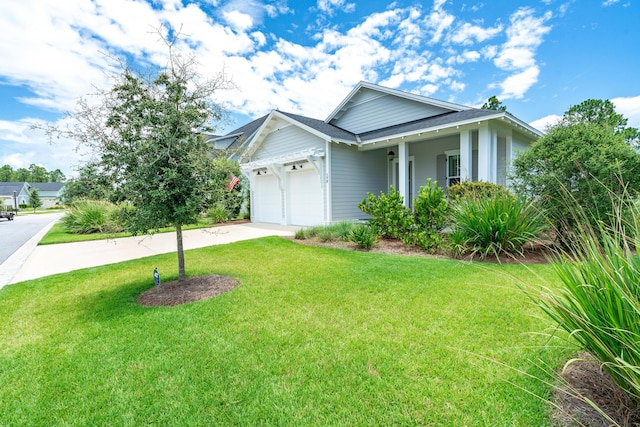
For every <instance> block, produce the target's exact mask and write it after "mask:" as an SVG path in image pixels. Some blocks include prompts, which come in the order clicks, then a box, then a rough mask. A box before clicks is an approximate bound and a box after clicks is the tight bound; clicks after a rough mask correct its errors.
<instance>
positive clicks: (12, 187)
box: [0, 182, 28, 196]
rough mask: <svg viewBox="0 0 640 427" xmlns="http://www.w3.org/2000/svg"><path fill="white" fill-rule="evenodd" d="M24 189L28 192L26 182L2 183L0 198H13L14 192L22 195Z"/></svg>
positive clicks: (0, 183)
mask: <svg viewBox="0 0 640 427" xmlns="http://www.w3.org/2000/svg"><path fill="white" fill-rule="evenodd" d="M23 189H26V190H28V184H27V183H26V182H0V196H13V192H14V191H15V192H16V194H20V192H21V191H22V190H23Z"/></svg>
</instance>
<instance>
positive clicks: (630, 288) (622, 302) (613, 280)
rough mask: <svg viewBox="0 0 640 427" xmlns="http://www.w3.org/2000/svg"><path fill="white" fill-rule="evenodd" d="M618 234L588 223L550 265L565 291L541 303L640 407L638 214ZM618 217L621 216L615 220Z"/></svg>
mask: <svg viewBox="0 0 640 427" xmlns="http://www.w3.org/2000/svg"><path fill="white" fill-rule="evenodd" d="M634 210H635V212H634V214H633V220H632V221H631V222H629V223H626V224H624V226H618V227H617V228H616V229H611V228H605V227H604V226H602V225H601V226H600V229H599V230H593V229H592V228H591V227H590V226H589V225H588V224H589V222H588V221H586V220H585V221H582V222H580V223H581V224H583V225H581V226H580V228H579V229H578V232H577V233H576V235H575V239H574V243H573V245H572V246H571V247H570V248H569V249H567V250H566V252H565V253H563V254H562V255H560V256H558V258H557V259H556V260H555V261H554V267H555V270H556V272H557V274H558V276H559V277H560V279H561V281H562V283H563V285H564V287H563V288H562V289H561V290H560V291H557V292H551V291H548V292H547V293H546V294H544V295H543V296H542V297H541V299H540V300H539V305H540V307H541V308H542V310H543V311H544V312H545V313H546V314H548V315H549V316H550V317H551V318H552V319H553V320H554V321H555V322H557V324H558V327H559V328H561V329H564V330H565V331H567V332H568V333H569V334H570V335H571V337H572V338H573V339H574V340H576V341H577V342H578V344H579V345H580V346H581V347H583V348H584V350H586V351H587V352H589V353H590V354H592V355H593V356H594V357H595V358H596V359H597V360H598V362H599V363H600V364H601V365H602V367H603V369H604V370H605V371H606V372H608V373H609V374H610V375H611V376H612V377H613V379H614V380H615V381H616V383H617V384H618V385H619V386H620V388H622V389H623V390H624V391H626V392H627V393H628V394H629V395H630V396H631V397H632V398H633V399H634V400H635V401H636V402H638V403H640V258H638V254H637V249H638V244H640V232H639V231H640V229H639V228H638V226H637V225H638V221H637V220H636V219H637V218H638V215H637V214H638V211H637V209H634ZM619 218H621V216H619Z"/></svg>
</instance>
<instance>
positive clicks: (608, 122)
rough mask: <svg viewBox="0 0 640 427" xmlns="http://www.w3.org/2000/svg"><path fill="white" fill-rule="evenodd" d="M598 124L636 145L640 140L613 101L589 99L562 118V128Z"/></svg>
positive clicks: (638, 134)
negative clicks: (617, 110)
mask: <svg viewBox="0 0 640 427" xmlns="http://www.w3.org/2000/svg"><path fill="white" fill-rule="evenodd" d="M587 123H596V124H599V125H601V126H606V127H609V128H611V129H612V130H613V132H614V133H616V134H620V135H622V136H623V137H624V139H625V140H626V141H627V142H630V143H633V144H636V143H637V142H638V139H639V138H640V132H638V129H636V128H632V127H628V126H627V123H628V120H627V118H625V117H624V116H623V115H622V114H619V113H617V112H616V109H615V105H613V103H612V102H611V101H609V100H608V99H607V100H601V99H587V100H586V101H583V102H581V103H580V104H578V105H574V106H572V107H571V108H569V109H568V110H567V111H566V112H565V113H564V116H563V118H562V121H561V123H560V125H561V126H570V125H574V124H587Z"/></svg>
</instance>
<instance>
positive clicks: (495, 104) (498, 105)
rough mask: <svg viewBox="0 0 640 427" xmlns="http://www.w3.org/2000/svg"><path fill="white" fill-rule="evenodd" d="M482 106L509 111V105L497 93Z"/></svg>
mask: <svg viewBox="0 0 640 427" xmlns="http://www.w3.org/2000/svg"><path fill="white" fill-rule="evenodd" d="M480 108H482V109H483V110H496V111H507V106H506V105H504V104H503V103H502V102H501V101H500V100H499V99H498V98H497V97H496V96H495V95H494V96H491V97H490V98H489V99H487V101H486V102H485V103H484V104H482V107H480Z"/></svg>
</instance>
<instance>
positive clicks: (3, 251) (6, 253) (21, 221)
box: [0, 213, 61, 264]
mask: <svg viewBox="0 0 640 427" xmlns="http://www.w3.org/2000/svg"><path fill="white" fill-rule="evenodd" d="M60 216H61V214H60V213H50V214H38V215H26V214H21V215H16V216H15V217H14V219H13V221H8V220H6V219H0V264H2V263H3V262H5V261H6V260H7V259H8V258H9V257H10V256H11V255H13V253H14V252H16V251H17V250H18V249H19V248H20V247H21V246H22V245H24V244H25V243H26V242H28V241H29V239H31V238H32V237H33V236H35V235H36V234H38V232H39V231H40V230H42V229H43V228H44V227H46V226H47V225H48V224H50V223H51V221H53V220H55V219H57V218H59V217H60Z"/></svg>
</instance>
